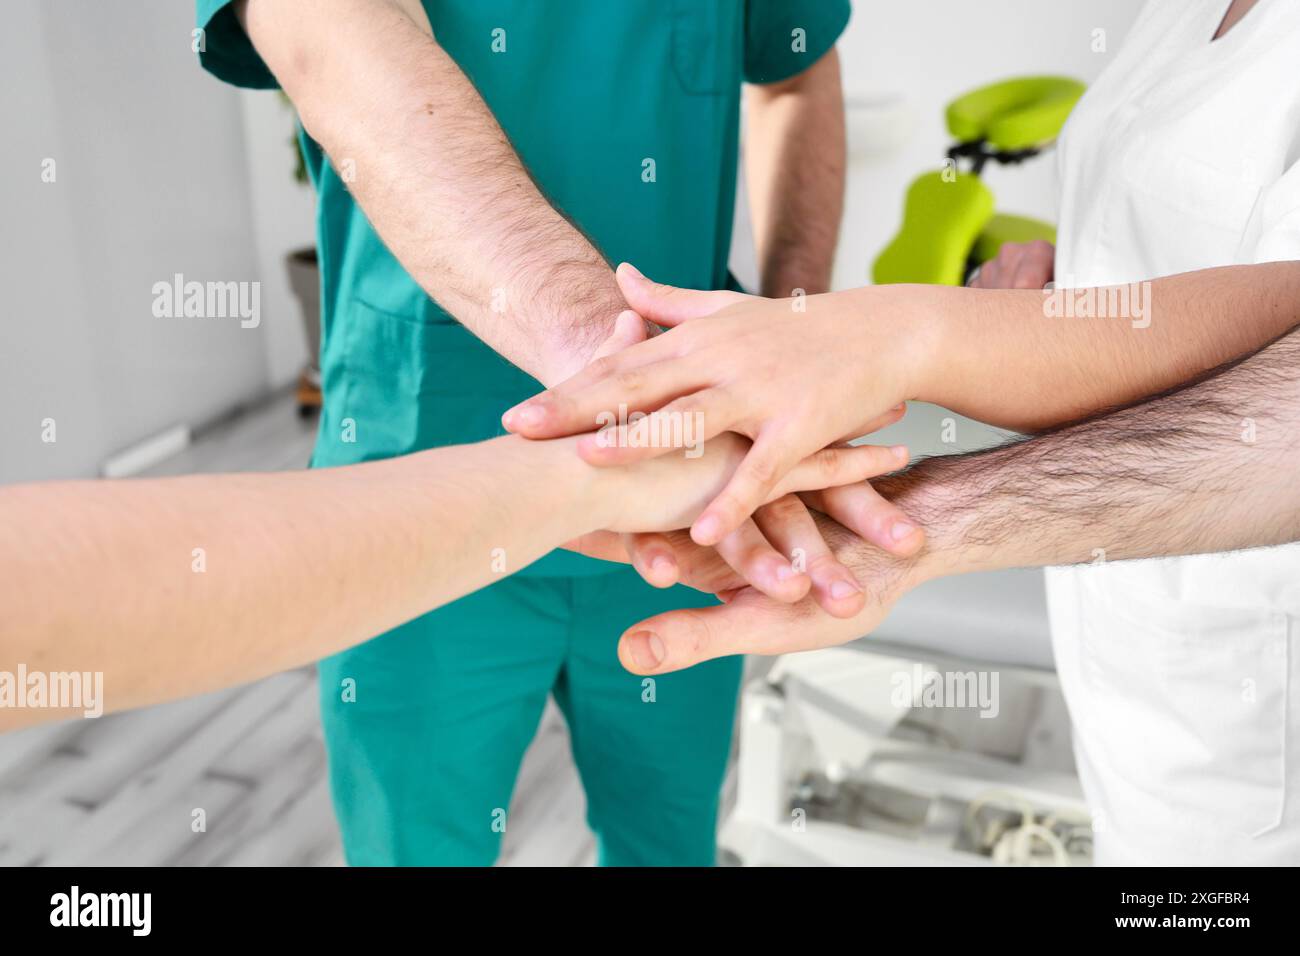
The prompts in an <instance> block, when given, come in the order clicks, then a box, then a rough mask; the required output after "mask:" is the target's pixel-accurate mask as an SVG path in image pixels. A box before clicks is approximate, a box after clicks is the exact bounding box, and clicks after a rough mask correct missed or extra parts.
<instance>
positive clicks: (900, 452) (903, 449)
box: [889, 445, 907, 461]
mask: <svg viewBox="0 0 1300 956" xmlns="http://www.w3.org/2000/svg"><path fill="white" fill-rule="evenodd" d="M889 450H890V451H892V452H893V453H894V457H895V458H897V459H898V460H899V461H907V446H906V445H895V446H894V447H893V448H891V449H889Z"/></svg>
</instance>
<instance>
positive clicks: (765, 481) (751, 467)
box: [745, 452, 780, 488]
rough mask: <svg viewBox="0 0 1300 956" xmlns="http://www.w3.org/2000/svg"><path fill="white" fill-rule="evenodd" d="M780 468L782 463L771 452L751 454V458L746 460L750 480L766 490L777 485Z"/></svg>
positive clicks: (746, 469) (746, 470)
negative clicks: (774, 484)
mask: <svg viewBox="0 0 1300 956" xmlns="http://www.w3.org/2000/svg"><path fill="white" fill-rule="evenodd" d="M779 468H780V463H779V462H778V461H777V458H776V456H775V455H773V454H771V453H770V452H768V453H762V452H760V453H757V454H755V453H754V452H750V454H749V457H748V458H746V459H745V472H746V474H747V475H748V476H749V479H750V480H751V481H753V482H754V483H755V484H758V485H762V486H763V487H764V488H767V487H771V485H772V484H773V483H775V481H776V479H777V478H778V477H779Z"/></svg>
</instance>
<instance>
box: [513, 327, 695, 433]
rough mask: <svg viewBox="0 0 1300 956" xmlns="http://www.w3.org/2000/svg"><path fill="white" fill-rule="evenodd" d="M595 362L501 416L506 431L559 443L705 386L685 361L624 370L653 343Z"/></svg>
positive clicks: (647, 410)
mask: <svg viewBox="0 0 1300 956" xmlns="http://www.w3.org/2000/svg"><path fill="white" fill-rule="evenodd" d="M667 338H668V337H667V336H661V337H660V338H658V339H655V340H654V341H652V342H645V343H642V344H641V345H639V346H637V347H635V348H631V349H625V350H624V351H622V352H620V353H618V354H617V355H611V356H606V357H605V358H601V359H597V360H596V361H595V362H593V363H592V364H591V366H589V368H588V369H585V370H583V371H582V372H579V373H578V374H577V375H575V376H574V377H573V378H571V379H569V380H568V381H567V382H562V383H561V384H559V385H557V386H555V387H554V388H551V389H548V390H547V391H545V392H543V393H542V394H540V395H534V396H533V397H532V398H530V399H528V401H526V402H523V403H522V404H520V405H516V406H515V407H514V408H512V409H510V410H509V411H507V412H506V413H505V415H503V416H502V418H501V422H502V424H503V425H505V426H506V428H508V429H510V430H512V431H516V432H518V433H519V434H521V435H523V436H525V437H526V438H558V437H560V436H562V435H574V434H578V433H580V432H587V431H591V430H592V429H595V428H599V427H602V426H606V427H608V426H612V425H613V424H614V423H615V422H618V421H620V420H621V419H625V417H626V416H627V415H629V414H631V413H632V412H650V411H653V410H655V409H657V408H661V407H662V406H663V405H664V404H665V403H667V402H670V401H672V400H673V399H675V398H678V397H680V396H682V395H685V394H689V393H691V392H694V391H697V390H699V389H701V388H704V387H706V386H708V385H709V384H711V383H710V381H709V376H708V371H707V370H706V369H702V368H700V367H699V365H698V363H696V362H692V361H691V360H690V359H689V358H679V359H673V360H667V359H665V360H662V361H651V362H647V363H644V364H636V365H633V364H629V362H628V360H627V359H626V356H628V355H630V354H631V353H632V352H636V351H638V350H639V349H642V348H646V347H648V346H649V347H653V346H654V345H655V343H657V342H663V341H666V340H667Z"/></svg>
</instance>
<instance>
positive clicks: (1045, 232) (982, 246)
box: [971, 213, 1056, 264]
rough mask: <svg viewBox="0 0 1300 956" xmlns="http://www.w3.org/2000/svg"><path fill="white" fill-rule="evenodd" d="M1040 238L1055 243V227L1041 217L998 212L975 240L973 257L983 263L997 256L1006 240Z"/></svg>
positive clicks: (1017, 240) (1024, 240) (1028, 240)
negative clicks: (1031, 217) (1033, 217)
mask: <svg viewBox="0 0 1300 956" xmlns="http://www.w3.org/2000/svg"><path fill="white" fill-rule="evenodd" d="M1038 239H1042V240H1043V241H1044V242H1050V243H1052V244H1053V245H1055V243H1056V229H1055V227H1053V226H1052V224H1051V223H1046V222H1043V221H1042V220H1041V219H1030V218H1029V217H1028V216H1012V215H1010V214H1008V213H998V214H997V215H995V216H994V217H993V218H992V219H990V220H989V221H988V223H987V224H986V225H985V226H984V231H983V232H981V233H980V234H979V237H978V238H977V239H976V240H975V247H974V249H972V250H971V258H972V259H973V260H974V261H975V262H976V263H977V264H983V263H985V262H988V261H989V260H990V259H993V258H995V257H996V256H997V254H998V250H999V249H1001V248H1002V244H1003V243H1004V242H1034V241H1035V240H1038Z"/></svg>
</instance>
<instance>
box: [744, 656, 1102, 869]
mask: <svg viewBox="0 0 1300 956" xmlns="http://www.w3.org/2000/svg"><path fill="white" fill-rule="evenodd" d="M918 675H921V680H919V681H918V679H917V677H918ZM982 676H983V677H990V678H991V677H996V679H990V680H985V682H984V687H985V688H986V689H987V688H988V687H989V686H990V685H991V688H992V690H993V691H994V693H993V694H992V695H991V696H989V695H985V694H983V693H977V692H976V691H977V690H978V688H979V686H980V681H981V677H982ZM954 688H955V689H961V688H965V689H966V690H967V691H968V692H969V693H967V695H966V697H965V698H964V699H962V698H958V697H954V696H953V690H954ZM736 774H737V776H736V785H737V791H736V802H735V806H734V809H733V811H732V813H731V814H730V816H729V817H728V819H727V822H726V824H725V825H724V827H723V830H722V834H721V839H720V842H721V845H722V847H723V850H724V852H725V853H726V854H727V855H728V856H727V858H728V859H729V861H730V862H734V863H738V864H742V865H749V866H764V865H891V864H901V865H918V864H930V865H974V866H979V865H995V864H1010V865H1051V866H1078V865H1087V864H1089V863H1090V860H1091V846H1092V826H1091V819H1090V817H1089V815H1088V811H1087V808H1086V807H1085V805H1084V803H1083V798H1082V794H1081V791H1080V789H1079V783H1078V780H1077V778H1076V777H1075V775H1074V771H1073V763H1072V760H1071V759H1070V756H1069V721H1068V717H1067V715H1066V713H1065V708H1064V702H1063V700H1062V699H1061V697H1060V691H1059V689H1058V688H1057V686H1056V681H1055V677H1054V675H1053V674H1052V673H1051V672H1050V671H1046V670H1041V669H1038V668H1034V667H1028V666H1019V665H1017V666H1003V665H989V664H976V663H973V662H971V661H964V660H960V659H958V658H955V657H950V656H946V655H942V654H932V653H930V652H920V651H916V650H914V649H911V648H904V647H899V646H896V645H885V644H881V643H879V642H877V641H874V640H863V641H858V642H856V643H854V644H851V645H847V646H846V647H844V648H835V649H829V650H822V651H818V652H816V653H813V654H796V655H788V656H785V657H782V658H780V659H779V660H778V662H777V663H776V665H775V666H774V667H773V668H772V670H771V671H770V673H769V674H768V675H767V676H765V677H762V678H758V679H754V680H751V681H750V682H749V683H748V684H747V686H746V688H745V690H744V693H743V697H742V704H741V725H740V751H739V760H738V763H737V769H736Z"/></svg>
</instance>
